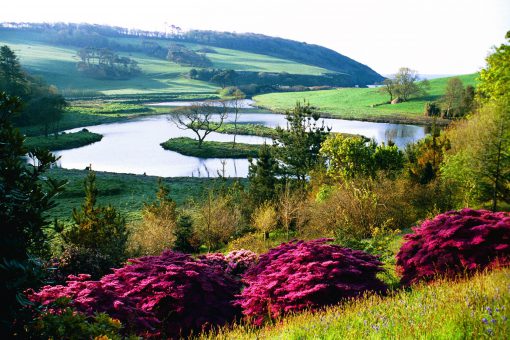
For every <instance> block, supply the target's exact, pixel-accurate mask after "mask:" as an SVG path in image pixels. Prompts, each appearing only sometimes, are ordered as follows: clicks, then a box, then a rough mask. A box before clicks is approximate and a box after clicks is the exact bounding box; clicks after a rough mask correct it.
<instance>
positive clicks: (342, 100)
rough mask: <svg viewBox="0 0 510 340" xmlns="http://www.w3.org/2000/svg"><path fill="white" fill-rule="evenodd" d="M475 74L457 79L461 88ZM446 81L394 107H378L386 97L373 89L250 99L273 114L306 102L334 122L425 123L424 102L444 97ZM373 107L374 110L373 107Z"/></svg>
mask: <svg viewBox="0 0 510 340" xmlns="http://www.w3.org/2000/svg"><path fill="white" fill-rule="evenodd" d="M476 77H477V74H468V75H463V76H459V78H460V79H461V80H462V82H463V83H464V86H467V85H474V84H475V83H476ZM447 81H448V78H440V79H433V80H431V81H430V89H429V90H428V91H427V92H428V94H427V95H426V96H424V97H420V98H414V99H411V100H410V101H408V102H405V103H400V104H396V105H391V104H383V105H378V104H382V103H384V102H386V101H388V99H389V96H388V95H386V94H383V93H381V92H380V91H379V89H374V88H341V89H335V90H325V91H308V92H287V93H270V94H264V95H260V96H256V97H254V99H255V101H256V103H257V105H260V106H263V107H266V108H268V109H271V110H274V111H280V112H282V111H285V110H288V109H291V108H292V107H294V106H295V105H296V102H297V101H302V100H307V101H309V102H310V104H311V105H313V106H316V107H318V108H319V111H320V112H323V113H327V114H330V115H332V116H333V117H337V118H347V119H361V120H363V119H380V120H395V119H396V120H398V119H400V120H406V119H408V120H417V121H420V120H421V121H425V117H424V115H423V111H424V105H425V103H426V102H430V101H434V100H438V99H439V98H440V97H441V96H442V95H443V93H444V90H445V88H446V83H447ZM376 105H377V106H376Z"/></svg>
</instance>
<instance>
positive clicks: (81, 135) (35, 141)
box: [25, 129, 103, 151]
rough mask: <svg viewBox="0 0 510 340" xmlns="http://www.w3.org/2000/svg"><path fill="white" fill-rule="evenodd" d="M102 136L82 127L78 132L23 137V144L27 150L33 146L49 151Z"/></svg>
mask: <svg viewBox="0 0 510 340" xmlns="http://www.w3.org/2000/svg"><path fill="white" fill-rule="evenodd" d="M102 138H103V135H100V134H98V133H93V132H90V131H88V130H86V129H83V130H81V131H78V132H73V133H61V134H56V135H52V136H48V137H45V136H36V137H27V138H26V139H25V146H26V147H27V148H28V149H29V150H32V149H34V148H43V149H48V150H50V151H54V150H67V149H74V148H79V147H80V146H85V145H88V144H92V143H95V142H99V141H100V140H101V139H102Z"/></svg>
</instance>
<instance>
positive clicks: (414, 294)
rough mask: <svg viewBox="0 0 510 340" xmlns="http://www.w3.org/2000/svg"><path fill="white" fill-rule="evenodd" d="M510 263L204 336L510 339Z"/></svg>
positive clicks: (207, 337) (221, 330) (230, 337)
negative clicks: (460, 277)
mask: <svg viewBox="0 0 510 340" xmlns="http://www.w3.org/2000/svg"><path fill="white" fill-rule="evenodd" d="M509 310H510V269H504V270H498V271H494V272H491V273H485V274H477V275H475V276H474V277H472V278H470V279H463V280H458V281H455V282H452V281H447V280H443V281H439V282H437V283H435V284H431V285H419V286H415V288H414V289H412V290H406V291H397V292H395V293H393V294H390V296H388V297H380V296H377V295H371V296H366V297H364V298H362V299H359V300H357V301H356V300H352V301H349V302H347V303H344V304H342V305H340V306H336V307H331V308H328V309H326V310H324V311H322V312H318V313H311V312H305V313H301V314H297V315H294V316H289V317H287V318H284V319H282V320H281V322H277V323H276V324H274V325H268V326H266V327H265V328H260V329H257V328H254V327H252V326H249V325H247V324H244V323H241V324H239V325H235V326H233V327H232V328H231V329H229V328H222V329H220V330H218V331H216V332H214V333H209V334H204V335H202V336H201V338H202V339H212V338H215V339H216V338H219V339H255V338H257V339H466V338H468V339H471V338H476V339H480V338H495V339H505V338H508V335H509V334H510V320H509V319H508V318H510V311H509Z"/></svg>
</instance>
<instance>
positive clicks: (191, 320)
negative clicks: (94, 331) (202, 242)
mask: <svg viewBox="0 0 510 340" xmlns="http://www.w3.org/2000/svg"><path fill="white" fill-rule="evenodd" d="M129 261H130V263H131V264H129V265H127V266H125V267H123V268H120V269H115V270H114V273H113V274H109V275H106V276H104V277H102V278H101V279H100V280H98V281H91V280H89V279H90V276H89V275H86V274H80V275H78V276H70V277H69V281H68V282H67V285H65V286H45V287H43V289H42V290H41V291H39V292H31V293H29V298H30V299H31V300H32V301H35V302H39V303H41V304H43V305H49V304H52V303H53V302H55V301H56V300H57V299H58V298H61V297H67V298H70V299H71V300H72V301H71V307H74V308H75V309H76V310H77V311H79V312H83V313H85V314H87V315H93V314H94V313H96V312H99V313H101V312H104V313H107V314H108V315H109V316H111V317H112V318H115V319H119V320H120V321H121V322H122V324H124V325H126V326H127V327H128V329H127V331H135V332H136V333H137V334H138V335H140V336H143V337H151V336H153V337H165V338H178V337H181V336H186V335H188V334H190V332H192V331H194V332H199V331H201V330H202V329H204V328H207V327H210V326H216V325H222V324H224V323H226V322H228V321H230V320H233V319H234V318H235V317H236V316H237V315H239V314H240V310H239V307H237V306H236V305H234V300H235V296H236V294H237V293H238V292H239V290H240V283H239V282H238V281H237V280H234V279H233V278H231V277H230V276H229V275H226V274H225V272H224V271H223V270H222V269H221V268H220V267H219V266H215V265H209V264H207V263H203V262H201V261H197V260H194V259H193V258H192V257H191V256H189V255H184V254H180V253H176V252H172V251H166V252H164V253H163V254H161V255H160V256H146V257H142V258H138V259H131V260H129ZM129 327H130V328H129Z"/></svg>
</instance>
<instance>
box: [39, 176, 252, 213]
mask: <svg viewBox="0 0 510 340" xmlns="http://www.w3.org/2000/svg"><path fill="white" fill-rule="evenodd" d="M86 175H87V171H86V170H67V169H62V168H53V169H51V170H50V171H49V172H48V176H49V177H52V178H56V179H60V180H62V179H66V180H68V184H67V185H66V186H65V191H64V192H63V193H61V194H60V195H59V196H58V197H57V199H56V203H57V205H56V207H54V208H53V209H51V210H50V211H49V215H50V217H51V218H55V217H56V218H59V219H63V220H67V219H70V218H71V214H72V209H73V208H77V207H79V206H80V205H81V204H82V203H83V199H84V198H85V193H84V188H83V181H84V179H85V176H86ZM158 178H159V177H156V176H142V175H131V174H118V173H110V172H96V186H97V188H98V190H99V193H98V203H99V204H111V205H113V206H114V207H116V208H118V209H120V211H121V212H123V213H124V214H126V215H127V218H128V219H131V220H132V219H138V218H140V210H141V209H142V207H143V202H151V201H153V200H154V199H155V197H156V191H157V189H158ZM220 181H222V180H220V179H215V178H197V177H171V178H163V182H164V183H165V184H167V185H168V186H169V188H170V197H171V198H172V199H173V200H175V201H176V202H177V204H178V205H182V204H183V203H185V202H186V201H187V200H188V199H195V200H201V199H202V196H203V193H204V192H205V191H206V190H207V189H208V188H210V187H214V186H215V185H219V184H221V183H220ZM227 181H232V179H227ZM241 181H245V180H244V179H241Z"/></svg>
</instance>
